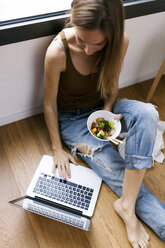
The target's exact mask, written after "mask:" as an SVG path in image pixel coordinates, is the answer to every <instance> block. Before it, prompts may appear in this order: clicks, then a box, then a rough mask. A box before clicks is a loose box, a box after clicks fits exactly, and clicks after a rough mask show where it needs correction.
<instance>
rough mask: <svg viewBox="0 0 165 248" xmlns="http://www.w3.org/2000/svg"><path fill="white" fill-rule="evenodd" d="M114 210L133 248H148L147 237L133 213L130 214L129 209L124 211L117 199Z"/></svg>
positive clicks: (119, 200)
mask: <svg viewBox="0 0 165 248" xmlns="http://www.w3.org/2000/svg"><path fill="white" fill-rule="evenodd" d="M114 209H115V211H116V212H117V213H118V215H119V216H120V217H121V218H122V219H123V221H124V223H125V225H126V230H127V235H128V240H129V242H130V243H131V245H132V247H133V248H149V247H150V246H149V235H148V234H147V232H146V231H145V229H144V227H143V225H142V224H141V222H140V221H139V220H138V219H137V217H136V215H135V214H134V213H130V211H129V209H125V208H124V207H123V205H122V203H121V199H118V200H116V201H115V203H114Z"/></svg>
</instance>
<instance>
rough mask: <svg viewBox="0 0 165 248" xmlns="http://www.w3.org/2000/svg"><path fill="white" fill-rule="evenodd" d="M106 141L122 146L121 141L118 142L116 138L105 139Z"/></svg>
mask: <svg viewBox="0 0 165 248" xmlns="http://www.w3.org/2000/svg"><path fill="white" fill-rule="evenodd" d="M107 140H109V141H111V142H112V143H114V144H115V145H119V144H123V141H122V140H119V139H116V138H111V137H107Z"/></svg>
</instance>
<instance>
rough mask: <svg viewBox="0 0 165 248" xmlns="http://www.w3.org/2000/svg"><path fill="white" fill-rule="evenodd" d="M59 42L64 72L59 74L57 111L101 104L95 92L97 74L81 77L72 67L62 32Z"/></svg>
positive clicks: (98, 95)
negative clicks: (62, 48) (62, 52)
mask: <svg viewBox="0 0 165 248" xmlns="http://www.w3.org/2000/svg"><path fill="white" fill-rule="evenodd" d="M60 36H61V40H62V42H63V45H64V49H65V53H66V70H65V71H64V72H61V75H60V81H59V89H58V97H57V103H58V109H59V110H60V111H61V112H64V111H68V110H73V109H82V108H89V107H94V106H97V105H99V104H100V103H101V97H100V93H99V92H98V91H97V81H98V73H94V74H89V75H82V74H80V73H79V72H78V71H77V70H76V69H75V67H74V65H73V63H72V59H71V56H70V51H69V46H68V43H67V40H66V37H65V33H64V31H63V30H62V32H60Z"/></svg>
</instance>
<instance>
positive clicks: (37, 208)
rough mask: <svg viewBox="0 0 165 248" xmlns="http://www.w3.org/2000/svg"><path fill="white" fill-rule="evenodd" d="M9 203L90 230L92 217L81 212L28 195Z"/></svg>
mask: <svg viewBox="0 0 165 248" xmlns="http://www.w3.org/2000/svg"><path fill="white" fill-rule="evenodd" d="M9 203H10V204H12V205H15V206H16V207H20V208H23V209H25V210H27V211H30V212H33V213H36V214H39V215H42V216H45V217H47V218H50V219H54V220H57V221H60V222H63V223H65V224H68V225H71V226H75V227H77V228H80V229H84V230H86V231H88V230H89V227H90V219H89V218H88V217H85V216H81V215H80V214H77V213H74V212H73V211H69V210H66V209H65V208H62V207H60V206H53V205H50V204H48V203H46V202H42V201H40V200H37V199H32V198H29V197H27V196H24V197H20V198H18V199H15V200H13V201H10V202H9Z"/></svg>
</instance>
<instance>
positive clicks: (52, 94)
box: [44, 41, 76, 178]
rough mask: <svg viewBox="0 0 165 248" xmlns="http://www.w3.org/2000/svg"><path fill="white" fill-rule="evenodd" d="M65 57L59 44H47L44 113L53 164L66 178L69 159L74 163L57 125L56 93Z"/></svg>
mask: <svg viewBox="0 0 165 248" xmlns="http://www.w3.org/2000/svg"><path fill="white" fill-rule="evenodd" d="M65 64H66V57H65V53H64V51H63V50H62V48H60V47H59V45H58V44H57V43H56V42H55V41H53V42H52V43H51V45H50V46H49V48H48V50H47V53H46V57H45V97H44V115H45V120H46V124H47V127H48V131H49V135H50V139H51V143H52V151H53V159H54V166H53V172H54V171H55V168H56V167H57V168H58V171H59V176H62V177H63V178H66V173H67V175H68V176H69V177H70V176H71V175H70V167H69V160H70V161H72V162H73V163H75V164H76V161H75V160H74V158H73V157H72V156H71V155H70V154H69V153H67V152H66V151H64V149H63V146H62V142H61V138H60V133H59V126H58V109H57V95H58V86H59V79H60V74H61V72H62V71H64V70H65Z"/></svg>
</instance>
